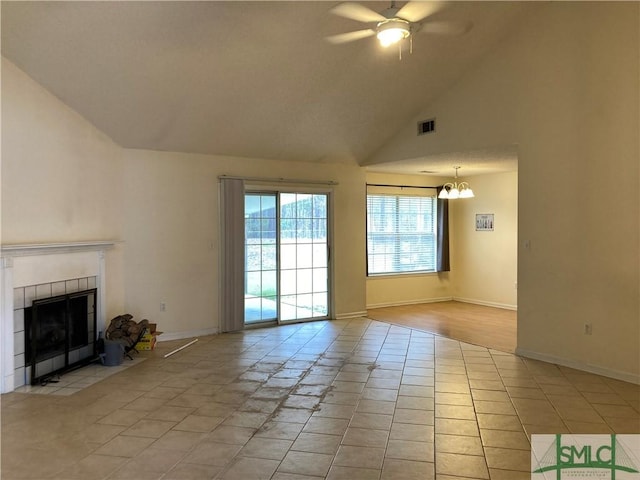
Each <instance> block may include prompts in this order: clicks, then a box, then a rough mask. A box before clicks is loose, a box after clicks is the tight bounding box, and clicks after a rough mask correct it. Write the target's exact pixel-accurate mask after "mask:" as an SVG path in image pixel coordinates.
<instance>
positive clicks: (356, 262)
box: [1, 59, 365, 336]
mask: <svg viewBox="0 0 640 480" xmlns="http://www.w3.org/2000/svg"><path fill="white" fill-rule="evenodd" d="M2 75H3V77H2V117H3V120H4V122H3V130H2V208H1V210H2V228H3V237H2V242H3V244H15V243H56V242H77V241H82V240H87V241H88V240H116V241H119V243H118V244H117V245H116V246H115V247H114V248H113V249H111V250H109V251H108V253H107V268H106V270H107V275H106V291H107V312H106V313H107V318H111V317H113V316H115V315H118V314H121V313H123V312H129V313H131V314H132V315H134V317H135V318H149V319H151V320H157V321H158V322H159V323H160V326H161V328H162V330H163V331H164V332H167V336H170V335H173V336H181V335H187V334H190V333H194V332H195V333H198V332H205V333H206V332H209V333H210V332H213V331H217V328H218V286H219V268H218V260H219V259H218V247H219V245H218V239H219V228H218V227H219V225H218V221H219V220H218V175H222V174H226V175H244V176H251V177H255V176H266V177H276V178H278V177H286V178H302V179H310V180H314V179H316V180H335V181H337V182H338V183H339V184H338V185H337V186H334V187H332V189H333V191H332V196H333V198H332V200H333V201H334V204H336V205H339V208H336V209H335V212H334V217H333V224H334V238H333V240H334V243H333V245H332V255H333V259H334V267H335V268H334V271H333V277H334V281H335V302H334V312H333V313H334V315H336V316H338V317H340V316H350V315H356V314H359V313H362V312H364V310H365V282H364V278H365V266H364V261H365V255H364V231H365V226H364V220H363V217H362V213H363V212H364V208H365V207H364V201H365V194H364V188H365V187H364V183H365V181H364V172H363V171H362V169H361V168H359V167H356V166H343V165H336V164H332V165H324V164H317V165H310V164H306V163H302V162H301V163H292V162H280V161H263V160H255V159H254V160H251V159H239V158H230V157H215V156H204V155H188V154H180V153H162V152H151V151H140V150H127V149H122V148H120V147H119V146H117V145H116V144H114V143H113V142H112V141H111V140H110V139H109V138H108V137H106V136H105V135H104V134H102V133H101V132H100V131H98V130H97V129H95V128H94V127H93V126H92V125H91V124H89V123H88V122H87V121H86V120H85V119H83V118H82V117H80V116H79V115H78V114H77V113H76V112H74V111H73V110H71V109H69V108H68V107H67V106H66V105H64V104H63V103H62V102H60V101H59V100H58V99H56V98H55V97H53V96H52V95H51V94H50V93H49V92H47V91H46V90H45V89H44V88H42V87H41V86H40V85H38V84H37V83H36V82H34V81H33V80H32V79H31V78H29V77H28V76H26V75H25V74H24V73H23V72H21V71H20V70H19V69H18V68H16V67H15V66H14V65H13V64H11V63H10V62H9V61H6V60H5V59H3V63H2ZM160 302H164V303H166V306H167V309H166V311H165V312H160V309H159V306H160Z"/></svg>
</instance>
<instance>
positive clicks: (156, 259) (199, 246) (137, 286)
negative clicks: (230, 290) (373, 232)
mask: <svg viewBox="0 0 640 480" xmlns="http://www.w3.org/2000/svg"><path fill="white" fill-rule="evenodd" d="M124 159H125V162H124V165H125V167H124V168H125V175H124V178H125V187H124V192H125V193H124V195H125V206H130V208H129V207H127V208H125V238H126V258H125V261H126V274H125V285H126V305H127V307H128V309H129V310H130V313H131V314H133V315H135V316H139V317H145V318H149V319H150V320H151V319H153V321H157V322H158V323H159V328H160V329H162V330H163V331H164V332H167V333H168V334H170V335H173V336H184V335H186V334H188V333H189V332H192V333H194V334H195V333H198V332H201V333H212V332H214V331H217V329H218V321H219V319H218V303H219V302H218V292H219V285H220V278H219V271H220V266H219V258H218V255H219V244H218V241H219V235H220V233H219V210H218V209H219V203H218V176H219V175H234V176H247V177H268V178H280V177H284V178H294V179H305V180H335V181H337V182H339V184H338V185H337V186H334V187H332V188H333V200H334V203H335V205H336V206H337V207H336V208H335V209H334V244H333V246H332V258H333V259H334V263H333V265H334V267H335V271H334V278H335V288H334V291H335V311H334V315H335V316H337V317H341V316H349V315H356V314H361V313H364V311H365V282H364V278H365V266H364V248H365V247H364V231H365V225H364V220H363V212H364V201H365V194H364V183H365V182H364V173H363V171H362V169H360V168H359V167H353V166H342V165H337V164H326V165H320V164H316V165H312V164H303V163H300V162H281V161H269V160H256V159H253V160H252V159H241V158H232V157H223V156H208V155H191V154H183V153H163V152H154V151H145V150H125V152H124ZM283 188H286V187H283ZM160 302H164V303H166V311H165V312H160V309H159V306H160Z"/></svg>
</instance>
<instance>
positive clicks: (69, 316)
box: [24, 288, 97, 385]
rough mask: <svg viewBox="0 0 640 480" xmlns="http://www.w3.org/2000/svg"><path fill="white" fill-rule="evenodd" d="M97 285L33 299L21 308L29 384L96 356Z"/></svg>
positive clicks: (44, 379) (74, 366)
mask: <svg viewBox="0 0 640 480" xmlns="http://www.w3.org/2000/svg"><path fill="white" fill-rule="evenodd" d="M96 297H97V289H95V288H93V289H89V290H83V291H80V292H74V293H69V294H65V295H58V296H55V297H49V298H43V299H39V300H34V301H33V303H32V306H31V307H27V308H25V309H24V332H25V335H24V336H25V360H26V365H27V366H29V367H30V371H31V375H30V380H31V382H30V383H31V385H36V384H38V383H41V382H46V381H47V379H49V378H51V377H52V376H53V375H55V374H59V373H63V372H65V371H69V370H71V369H74V368H76V367H79V366H82V365H86V364H88V363H90V362H91V361H93V360H94V359H95V357H96V351H95V341H96V323H97V318H96V307H95V306H96Z"/></svg>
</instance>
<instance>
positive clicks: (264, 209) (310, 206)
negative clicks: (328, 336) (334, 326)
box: [245, 192, 329, 324]
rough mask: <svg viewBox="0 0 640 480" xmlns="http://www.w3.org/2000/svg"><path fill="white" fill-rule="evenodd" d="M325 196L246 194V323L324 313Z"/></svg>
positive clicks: (326, 284)
mask: <svg viewBox="0 0 640 480" xmlns="http://www.w3.org/2000/svg"><path fill="white" fill-rule="evenodd" d="M327 212H328V194H326V193H294V192H290V193H276V192H274V193H272V192H267V193H262V192H261V193H247V194H245V252H246V253H245V259H246V261H245V324H256V323H263V322H270V321H272V322H275V321H277V322H279V323H286V322H293V321H300V320H307V319H321V318H327V317H328V316H329V274H328V272H329V262H328V258H329V244H328V238H329V237H328V215H327Z"/></svg>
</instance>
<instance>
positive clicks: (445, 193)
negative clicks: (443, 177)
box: [438, 167, 475, 200]
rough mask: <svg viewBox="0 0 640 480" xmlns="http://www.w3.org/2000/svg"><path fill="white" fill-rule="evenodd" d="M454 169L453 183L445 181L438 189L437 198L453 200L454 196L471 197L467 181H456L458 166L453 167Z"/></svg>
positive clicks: (471, 191) (472, 195)
mask: <svg viewBox="0 0 640 480" xmlns="http://www.w3.org/2000/svg"><path fill="white" fill-rule="evenodd" d="M453 168H455V169H456V177H455V181H454V182H453V183H445V184H444V185H443V186H442V190H440V194H439V195H438V198H444V199H447V200H455V199H456V198H473V197H474V196H475V195H474V194H473V190H471V188H469V184H468V183H467V182H460V183H458V182H457V180H458V169H459V168H460V167H453Z"/></svg>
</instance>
